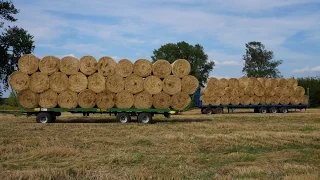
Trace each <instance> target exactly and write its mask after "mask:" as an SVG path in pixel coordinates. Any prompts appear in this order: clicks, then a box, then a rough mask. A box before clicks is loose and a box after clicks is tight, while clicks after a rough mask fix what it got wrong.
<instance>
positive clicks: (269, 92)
mask: <svg viewBox="0 0 320 180" xmlns="http://www.w3.org/2000/svg"><path fill="white" fill-rule="evenodd" d="M275 94H276V90H275V89H274V88H273V87H267V88H266V91H265V95H266V96H274V95H275Z"/></svg>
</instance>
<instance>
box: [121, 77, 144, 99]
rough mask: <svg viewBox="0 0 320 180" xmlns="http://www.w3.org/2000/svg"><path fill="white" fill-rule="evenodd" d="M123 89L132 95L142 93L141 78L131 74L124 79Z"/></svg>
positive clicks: (142, 82)
mask: <svg viewBox="0 0 320 180" xmlns="http://www.w3.org/2000/svg"><path fill="white" fill-rule="evenodd" d="M124 89H125V90H126V91H128V92H130V93H132V94H137V93H139V92H142V91H143V89H144V81H143V78H142V77H140V76H138V75H135V74H132V75H130V76H128V77H126V78H125V79H124Z"/></svg>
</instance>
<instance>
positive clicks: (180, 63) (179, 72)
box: [172, 59, 191, 78]
mask: <svg viewBox="0 0 320 180" xmlns="http://www.w3.org/2000/svg"><path fill="white" fill-rule="evenodd" d="M190 71H191V65H190V63H189V62H188V61H187V60H185V59H177V60H175V61H174V62H173V63H172V74H173V75H176V76H177V77H179V78H183V77H184V76H187V75H188V74H189V73H190Z"/></svg>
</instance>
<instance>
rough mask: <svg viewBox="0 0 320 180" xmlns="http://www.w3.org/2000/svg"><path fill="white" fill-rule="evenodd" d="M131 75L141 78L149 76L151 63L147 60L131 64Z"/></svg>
mask: <svg viewBox="0 0 320 180" xmlns="http://www.w3.org/2000/svg"><path fill="white" fill-rule="evenodd" d="M133 73H134V74H136V75H138V76H141V77H148V76H150V75H151V73H152V63H151V62H150V61H148V60H147V59H138V60H137V61H136V62H134V64H133Z"/></svg>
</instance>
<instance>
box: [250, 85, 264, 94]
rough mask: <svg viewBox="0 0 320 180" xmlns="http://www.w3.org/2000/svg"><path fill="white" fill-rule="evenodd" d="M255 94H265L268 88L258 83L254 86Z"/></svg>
mask: <svg viewBox="0 0 320 180" xmlns="http://www.w3.org/2000/svg"><path fill="white" fill-rule="evenodd" d="M253 91H254V94H255V95H256V96H259V97H261V96H264V94H265V91H266V89H265V88H264V87H263V86H262V85H257V86H254V87H253Z"/></svg>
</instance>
